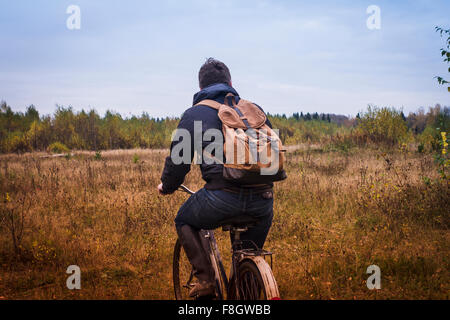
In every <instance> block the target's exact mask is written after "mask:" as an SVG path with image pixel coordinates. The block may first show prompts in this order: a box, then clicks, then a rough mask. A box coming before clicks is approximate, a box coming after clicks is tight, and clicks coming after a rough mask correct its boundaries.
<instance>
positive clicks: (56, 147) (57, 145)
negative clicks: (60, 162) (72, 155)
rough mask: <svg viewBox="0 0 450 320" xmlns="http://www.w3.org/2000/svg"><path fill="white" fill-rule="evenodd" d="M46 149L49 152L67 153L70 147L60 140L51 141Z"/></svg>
mask: <svg viewBox="0 0 450 320" xmlns="http://www.w3.org/2000/svg"><path fill="white" fill-rule="evenodd" d="M47 151H48V152H51V153H68V152H70V149H69V148H67V147H66V146H65V145H64V144H63V143H61V142H53V143H52V144H51V145H49V146H48V148H47Z"/></svg>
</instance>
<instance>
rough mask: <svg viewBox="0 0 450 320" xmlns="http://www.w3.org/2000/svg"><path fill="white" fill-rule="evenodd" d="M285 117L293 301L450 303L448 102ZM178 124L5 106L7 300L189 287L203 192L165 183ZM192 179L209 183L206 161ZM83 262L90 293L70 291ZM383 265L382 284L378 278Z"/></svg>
mask: <svg viewBox="0 0 450 320" xmlns="http://www.w3.org/2000/svg"><path fill="white" fill-rule="evenodd" d="M270 120H271V122H272V124H273V126H274V127H275V128H278V129H279V130H280V135H281V137H282V139H283V141H284V143H285V144H286V145H287V146H288V147H287V148H288V153H287V165H286V166H287V168H286V169H287V174H288V179H287V180H285V181H283V182H280V183H278V184H277V185H276V187H275V217H274V221H273V226H272V229H271V231H270V233H269V236H268V240H267V244H266V248H267V249H268V250H271V251H273V252H274V272H275V276H276V279H277V281H278V284H279V287H280V292H281V296H282V298H283V299H448V298H449V292H450V287H449V284H450V274H449V271H448V270H449V267H450V261H449V257H450V255H449V253H450V245H449V244H450V233H449V227H450V216H449V207H448V202H449V199H450V189H449V176H448V167H449V159H448V153H447V150H448V140H447V132H448V128H449V110H448V108H442V107H440V106H436V107H434V108H430V109H429V110H428V111H427V112H425V111H424V110H419V111H418V112H415V113H410V114H409V115H408V116H406V117H405V115H404V114H403V113H402V111H401V110H396V109H392V108H376V107H373V106H371V107H369V108H368V109H367V110H366V111H364V112H360V113H359V114H358V115H357V117H355V118H351V119H350V118H348V117H337V116H336V115H319V114H318V115H317V116H316V115H314V114H313V115H311V114H310V115H309V117H308V118H307V115H305V114H298V113H296V114H294V115H292V116H286V115H271V116H270ZM177 121H178V120H177V119H171V118H167V119H154V118H151V117H150V116H148V115H146V114H143V115H141V116H139V117H131V118H122V117H121V116H120V115H119V114H117V113H113V112H107V113H106V114H105V115H104V116H103V117H101V116H99V115H98V114H97V113H96V112H95V111H93V110H91V111H89V112H84V111H81V112H75V111H74V110H73V109H71V108H62V107H60V108H58V109H57V110H56V112H55V114H54V115H52V116H42V115H39V113H38V112H37V110H36V109H35V108H34V107H30V108H28V110H27V111H26V112H25V113H20V112H13V111H12V110H11V108H10V107H9V106H8V105H6V103H3V104H2V107H1V112H0V146H1V147H0V148H1V151H2V153H3V154H2V155H0V243H1V246H0V299H52V298H57V299H173V292H172V281H171V259H172V257H171V255H172V249H173V244H174V243H175V240H176V232H175V229H174V225H173V219H174V217H175V215H176V212H177V209H178V208H179V206H180V205H181V204H182V203H183V201H185V200H186V197H187V195H186V194H183V193H175V194H174V195H171V196H167V197H162V196H159V195H158V193H157V191H156V188H155V186H156V185H157V184H158V183H159V182H160V180H159V179H160V173H161V169H162V164H163V161H164V157H165V156H167V154H168V150H167V149H166V148H167V146H168V145H169V143H170V136H171V133H172V130H173V129H174V128H175V127H176V125H177ZM109 149H115V150H109ZM118 149H122V150H118ZM49 153H58V154H59V153H60V154H63V155H65V156H63V157H48V154H49ZM185 184H186V185H188V186H189V187H191V188H192V189H198V188H201V187H202V184H203V183H202V181H201V176H200V172H199V170H198V168H196V167H194V168H193V170H192V171H191V173H189V175H188V176H187V178H186V181H185ZM217 237H218V240H219V245H220V248H221V252H222V255H223V256H224V259H225V261H226V263H229V241H228V238H227V235H226V234H225V233H224V232H222V231H221V230H218V231H217ZM74 264H75V265H78V266H79V267H80V268H81V279H82V289H81V290H68V289H67V287H66V279H67V277H68V275H67V274H66V273H65V272H66V269H67V267H68V266H69V265H74ZM372 264H376V265H378V266H379V267H380V269H381V273H382V289H381V290H373V291H372V290H368V289H367V286H366V279H367V277H368V275H367V274H366V269H367V267H368V266H369V265H372ZM227 269H228V265H227Z"/></svg>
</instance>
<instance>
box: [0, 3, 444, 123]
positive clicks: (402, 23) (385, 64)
mask: <svg viewBox="0 0 450 320" xmlns="http://www.w3.org/2000/svg"><path fill="white" fill-rule="evenodd" d="M70 5H78V6H79V8H80V10H81V25H80V26H81V28H80V29H79V30H69V29H68V28H67V26H66V20H67V19H68V18H69V16H70V14H67V13H66V10H67V8H68V7H69V6H70ZM369 5H377V6H378V7H379V8H380V10H381V24H380V27H381V28H380V29H379V30H369V29H368V28H367V25H366V21H367V19H368V17H369V16H370V14H368V13H367V12H366V9H367V7H368V6H369ZM449 13H450V1H448V0H433V1H428V0H427V1H425V0H414V1H376V0H372V1H354V0H353V1H329V0H328V1H298V0H297V1H269V0H265V1H263V0H260V1H257V0H254V1H237V0H236V1H226V0H220V1H216V0H195V1H188V0H186V1H179V0H177V1H147V0H145V1H144V0H142V1H138V0H128V1H111V0H95V1H92V0H89V1H88V0H70V1H63V0H60V1H54V0H39V1H37V0H16V1H10V0H0V100H4V101H6V102H7V103H8V104H9V105H11V107H12V108H13V110H16V111H18V110H20V111H24V110H25V109H26V107H27V106H28V105H30V104H34V105H35V106H36V107H37V109H38V110H39V111H40V112H41V113H44V114H49V113H53V112H54V110H55V105H56V104H60V105H64V106H69V105H71V106H73V108H74V109H75V110H81V109H82V108H84V109H90V108H95V109H96V110H97V111H98V112H99V113H100V114H103V113H104V112H105V111H106V110H107V109H111V110H114V111H117V112H120V113H121V114H123V115H124V116H129V115H130V114H135V115H139V114H141V113H142V112H144V111H145V112H148V113H149V114H150V115H151V116H154V117H161V116H180V115H181V113H182V112H183V110H185V109H186V108H188V107H190V106H191V104H192V96H193V94H194V93H195V92H197V91H198V78H197V74H198V69H199V67H200V66H201V64H202V63H203V62H204V61H205V59H206V58H207V57H215V58H217V59H219V60H222V61H223V62H225V63H226V64H227V65H228V67H229V68H230V70H231V75H232V78H233V86H234V87H235V89H236V90H237V91H238V92H239V93H240V96H241V97H243V98H245V99H248V100H252V101H254V102H256V103H258V104H259V105H261V106H262V107H263V108H264V109H265V110H266V111H268V112H271V113H286V114H292V113H293V112H297V111H303V112H316V111H317V112H319V113H320V112H324V113H338V114H345V115H355V114H356V113H357V112H358V111H360V110H363V109H365V108H366V106H367V104H375V105H378V106H393V107H397V108H403V110H404V111H405V113H408V112H409V111H414V110H416V109H417V108H419V107H421V106H423V107H428V106H433V105H435V104H436V103H440V104H442V105H450V94H449V93H448V91H447V89H446V88H445V87H443V86H439V85H438V84H437V82H436V80H435V79H433V77H434V76H436V75H443V76H447V75H448V73H447V68H448V65H446V64H445V63H444V62H443V61H442V58H441V56H440V52H439V49H440V48H442V47H443V45H444V40H443V39H441V38H440V36H439V35H438V34H437V33H436V32H435V31H434V27H435V26H436V25H440V26H444V27H446V28H449V27H450V19H449V16H450V14H449Z"/></svg>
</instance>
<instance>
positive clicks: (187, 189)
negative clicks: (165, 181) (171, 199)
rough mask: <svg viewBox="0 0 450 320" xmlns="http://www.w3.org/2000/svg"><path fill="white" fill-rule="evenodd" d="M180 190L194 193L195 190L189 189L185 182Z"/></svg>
mask: <svg viewBox="0 0 450 320" xmlns="http://www.w3.org/2000/svg"><path fill="white" fill-rule="evenodd" d="M178 190H180V191H183V192H186V193H189V194H194V193H195V192H194V191H192V190H191V189H189V188H188V187H186V186H185V185H184V184H182V185H181V186H180V187H179V188H178Z"/></svg>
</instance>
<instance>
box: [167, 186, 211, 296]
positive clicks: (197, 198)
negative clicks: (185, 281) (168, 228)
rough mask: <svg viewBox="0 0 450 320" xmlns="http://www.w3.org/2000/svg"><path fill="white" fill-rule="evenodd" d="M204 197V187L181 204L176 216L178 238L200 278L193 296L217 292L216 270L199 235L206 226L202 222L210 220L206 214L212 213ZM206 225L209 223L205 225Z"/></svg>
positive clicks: (195, 274)
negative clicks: (200, 230)
mask: <svg viewBox="0 0 450 320" xmlns="http://www.w3.org/2000/svg"><path fill="white" fill-rule="evenodd" d="M204 197H205V195H204V189H201V190H199V191H198V192H197V193H195V194H194V195H192V196H191V197H190V198H189V199H188V200H187V201H186V202H185V203H184V204H183V205H182V206H181V208H180V210H179V211H178V214H177V217H176V218H175V227H176V229H177V233H178V238H179V239H180V241H181V244H182V246H183V248H184V251H185V253H186V256H187V257H188V259H189V262H190V263H191V265H192V268H193V270H194V276H195V277H196V278H197V279H198V280H199V282H198V284H196V286H195V287H194V288H193V289H192V290H191V291H190V293H189V294H190V295H191V296H193V297H194V296H211V295H214V293H215V291H214V290H215V284H214V280H215V279H214V271H213V268H212V266H211V262H210V260H209V256H208V254H207V253H206V251H205V250H204V247H203V244H202V240H201V239H200V235H199V229H200V228H204V227H203V224H202V223H206V222H208V221H206V220H208V216H206V217H205V215H207V213H208V212H209V213H210V215H211V210H210V208H208V206H207V205H206V202H205V199H204ZM210 222H211V221H210ZM212 222H214V221H212ZM206 227H207V225H205V228H206Z"/></svg>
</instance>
